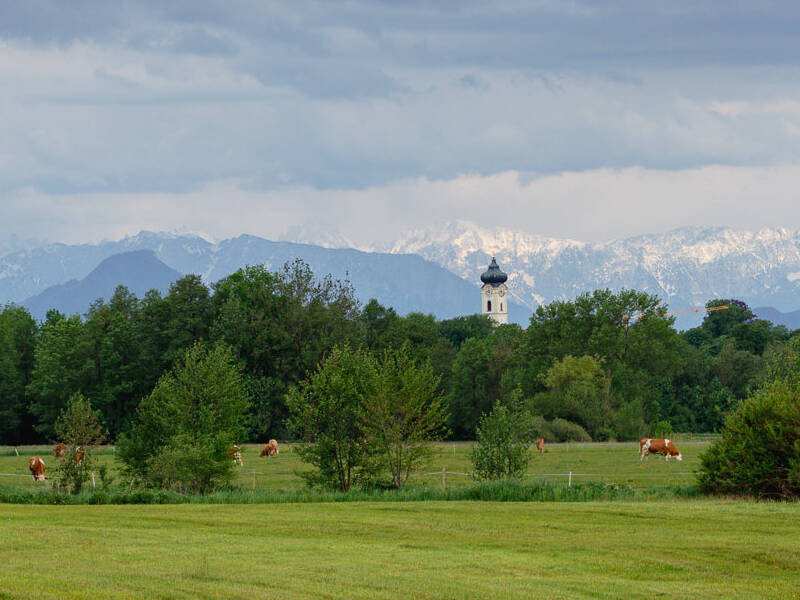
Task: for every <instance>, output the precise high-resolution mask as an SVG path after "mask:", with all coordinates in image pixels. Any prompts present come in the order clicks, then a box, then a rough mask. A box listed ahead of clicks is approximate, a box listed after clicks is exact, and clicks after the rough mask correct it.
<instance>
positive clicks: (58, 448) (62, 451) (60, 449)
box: [53, 442, 67, 458]
mask: <svg viewBox="0 0 800 600" xmlns="http://www.w3.org/2000/svg"><path fill="white" fill-rule="evenodd" d="M66 453H67V445H66V444H64V443H63V442H60V443H58V444H56V445H55V446H53V454H54V455H55V457H56V458H64V456H65V455H66Z"/></svg>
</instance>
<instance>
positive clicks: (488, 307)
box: [486, 300, 492, 312]
mask: <svg viewBox="0 0 800 600" xmlns="http://www.w3.org/2000/svg"><path fill="white" fill-rule="evenodd" d="M486 310H488V311H489V312H492V301H491V300H489V301H488V302H487V303H486Z"/></svg>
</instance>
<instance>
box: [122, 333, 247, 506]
mask: <svg viewBox="0 0 800 600" xmlns="http://www.w3.org/2000/svg"><path fill="white" fill-rule="evenodd" d="M248 404H249V402H248V398H247V396H246V392H245V387H244V377H243V374H242V371H241V368H240V367H239V366H238V364H237V362H236V359H235V358H234V356H233V354H232V352H231V349H230V347H228V346H227V345H225V344H224V343H216V344H214V345H213V346H207V345H205V344H203V343H202V342H196V343H195V344H194V345H193V346H191V347H189V348H188V349H187V350H186V351H185V352H184V354H183V356H182V357H180V359H179V360H178V361H177V362H176V364H175V366H174V367H173V368H172V370H171V371H169V372H168V373H166V374H165V375H163V376H162V377H161V378H160V379H159V380H158V383H157V384H156V386H155V388H154V389H153V391H152V393H151V394H150V395H149V396H147V397H146V398H145V399H143V400H142V402H141V404H140V405H139V408H138V410H137V412H136V419H135V421H134V423H133V426H132V427H131V430H130V432H129V433H128V434H124V435H123V436H121V438H120V440H119V443H118V445H117V447H118V456H119V458H120V459H121V460H122V461H123V463H124V472H125V474H126V475H128V476H130V477H132V478H134V479H135V480H139V481H140V482H142V483H144V484H146V485H150V486H155V487H165V488H169V487H171V488H176V489H179V490H183V491H188V492H197V493H201V494H202V493H206V492H208V491H209V490H211V489H213V488H215V487H219V486H220V485H222V484H224V483H226V482H229V481H230V479H231V477H232V468H233V466H232V465H233V463H232V461H231V460H230V456H229V455H228V453H227V451H228V449H229V448H230V447H231V445H233V444H234V443H236V442H239V441H240V440H241V437H242V435H243V433H244V424H245V421H246V418H247V414H246V413H247V410H248Z"/></svg>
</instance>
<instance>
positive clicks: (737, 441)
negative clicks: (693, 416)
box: [698, 380, 800, 499]
mask: <svg viewBox="0 0 800 600" xmlns="http://www.w3.org/2000/svg"><path fill="white" fill-rule="evenodd" d="M798 391H800V390H798V388H797V387H795V386H790V385H788V384H787V382H786V381H781V380H778V381H775V382H773V383H772V384H771V385H769V386H768V387H766V388H764V389H762V390H760V391H758V392H757V393H756V394H755V395H754V396H752V397H751V398H748V399H747V400H745V401H743V402H742V403H741V404H740V405H739V406H738V408H737V409H736V410H735V411H734V412H733V413H732V414H731V415H730V416H729V417H728V418H727V419H726V421H725V426H724V428H723V430H722V439H720V440H719V441H718V442H715V443H714V444H712V445H711V446H710V447H709V448H708V449H707V450H706V451H705V452H704V453H703V454H702V455H701V457H700V472H699V473H698V485H699V487H700V490H701V491H703V492H704V493H707V494H732V495H737V496H738V495H748V496H755V497H757V498H779V499H790V498H798V497H800V393H798Z"/></svg>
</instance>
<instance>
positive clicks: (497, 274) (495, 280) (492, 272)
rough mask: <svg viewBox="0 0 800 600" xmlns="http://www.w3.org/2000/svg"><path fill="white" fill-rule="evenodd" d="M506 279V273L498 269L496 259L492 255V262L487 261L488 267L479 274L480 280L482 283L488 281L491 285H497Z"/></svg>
mask: <svg viewBox="0 0 800 600" xmlns="http://www.w3.org/2000/svg"><path fill="white" fill-rule="evenodd" d="M507 279H508V275H506V274H505V273H503V272H502V271H501V270H500V267H499V266H497V261H496V260H495V259H494V256H493V257H492V262H491V263H489V268H488V269H486V271H484V273H483V275H481V281H482V282H483V283H488V284H489V285H491V286H495V287H496V286H498V285H500V284H501V283H505V282H506V280H507Z"/></svg>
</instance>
